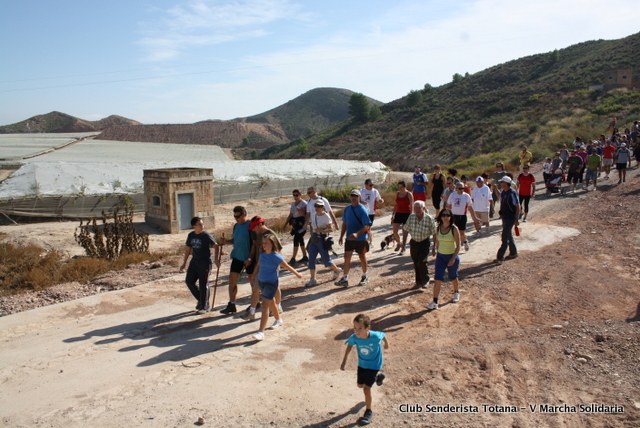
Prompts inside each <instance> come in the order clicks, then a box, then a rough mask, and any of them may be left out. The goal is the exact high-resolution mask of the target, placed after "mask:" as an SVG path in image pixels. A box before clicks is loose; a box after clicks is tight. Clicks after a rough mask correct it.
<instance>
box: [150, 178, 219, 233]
mask: <svg viewBox="0 0 640 428" xmlns="http://www.w3.org/2000/svg"><path fill="white" fill-rule="evenodd" d="M144 195H145V200H146V212H145V221H146V222H147V223H150V224H155V225H156V226H158V227H160V228H161V229H162V230H164V231H166V232H168V233H178V232H180V231H181V230H189V229H191V218H192V217H195V216H198V217H202V219H203V221H204V224H205V226H206V227H208V228H213V226H214V220H215V217H214V209H213V169H206V168H168V169H145V170H144Z"/></svg>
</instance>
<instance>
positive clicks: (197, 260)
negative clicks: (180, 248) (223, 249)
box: [180, 217, 220, 314]
mask: <svg viewBox="0 0 640 428" xmlns="http://www.w3.org/2000/svg"><path fill="white" fill-rule="evenodd" d="M191 227H192V228H193V231H191V232H189V234H188V235H187V241H186V243H185V248H184V261H183V262H182V266H180V272H181V273H182V272H184V269H185V267H186V266H187V260H189V256H191V262H190V263H189V268H188V269H187V275H186V276H185V282H186V284H187V287H188V288H189V291H191V294H193V297H195V298H196V301H197V302H198V304H197V305H196V311H197V312H198V313H199V314H204V313H207V312H208V311H209V274H210V273H211V266H212V263H211V248H214V249H215V263H216V266H217V267H220V257H219V253H220V246H219V245H218V243H217V242H216V240H215V239H214V237H213V236H211V234H210V233H209V232H207V231H205V230H204V222H203V221H202V219H201V218H200V217H193V218H192V219H191ZM196 282H198V286H196Z"/></svg>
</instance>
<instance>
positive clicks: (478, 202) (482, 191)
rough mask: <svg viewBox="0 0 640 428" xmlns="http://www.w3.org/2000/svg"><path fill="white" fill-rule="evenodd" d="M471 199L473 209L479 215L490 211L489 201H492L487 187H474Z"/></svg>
mask: <svg viewBox="0 0 640 428" xmlns="http://www.w3.org/2000/svg"><path fill="white" fill-rule="evenodd" d="M471 199H473V209H474V210H475V211H477V212H479V213H488V212H489V210H490V209H491V204H489V202H490V201H492V200H493V198H492V197H491V190H490V189H489V186H486V185H485V186H482V187H478V186H476V187H474V188H473V190H472V191H471Z"/></svg>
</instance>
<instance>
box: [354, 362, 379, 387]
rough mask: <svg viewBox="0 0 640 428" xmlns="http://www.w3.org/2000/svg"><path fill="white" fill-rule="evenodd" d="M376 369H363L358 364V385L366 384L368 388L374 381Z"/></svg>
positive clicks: (376, 373)
mask: <svg viewBox="0 0 640 428" xmlns="http://www.w3.org/2000/svg"><path fill="white" fill-rule="evenodd" d="M377 375H378V370H373V369H363V368H362V367H360V366H358V385H367V386H368V387H369V388H371V387H372V386H373V384H374V383H375V382H376V376H377Z"/></svg>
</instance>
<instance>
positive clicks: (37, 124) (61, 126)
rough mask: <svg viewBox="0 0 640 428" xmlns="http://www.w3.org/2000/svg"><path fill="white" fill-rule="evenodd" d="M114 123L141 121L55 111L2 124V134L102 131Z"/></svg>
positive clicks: (129, 123) (126, 123)
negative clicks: (89, 116) (91, 116)
mask: <svg viewBox="0 0 640 428" xmlns="http://www.w3.org/2000/svg"><path fill="white" fill-rule="evenodd" d="M114 125H121V126H130V125H140V123H139V122H136V121H135V120H131V119H127V118H125V117H122V116H115V115H111V116H109V117H106V118H104V119H100V120H96V121H89V120H83V119H79V118H77V117H74V116H71V115H68V114H65V113H60V112H58V111H53V112H51V113H47V114H41V115H38V116H33V117H31V118H29V119H27V120H23V121H22V122H18V123H14V124H11V125H5V126H0V134H23V133H26V134H40V133H64V132H67V133H69V132H95V131H102V130H103V129H106V128H108V127H110V126H114Z"/></svg>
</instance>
